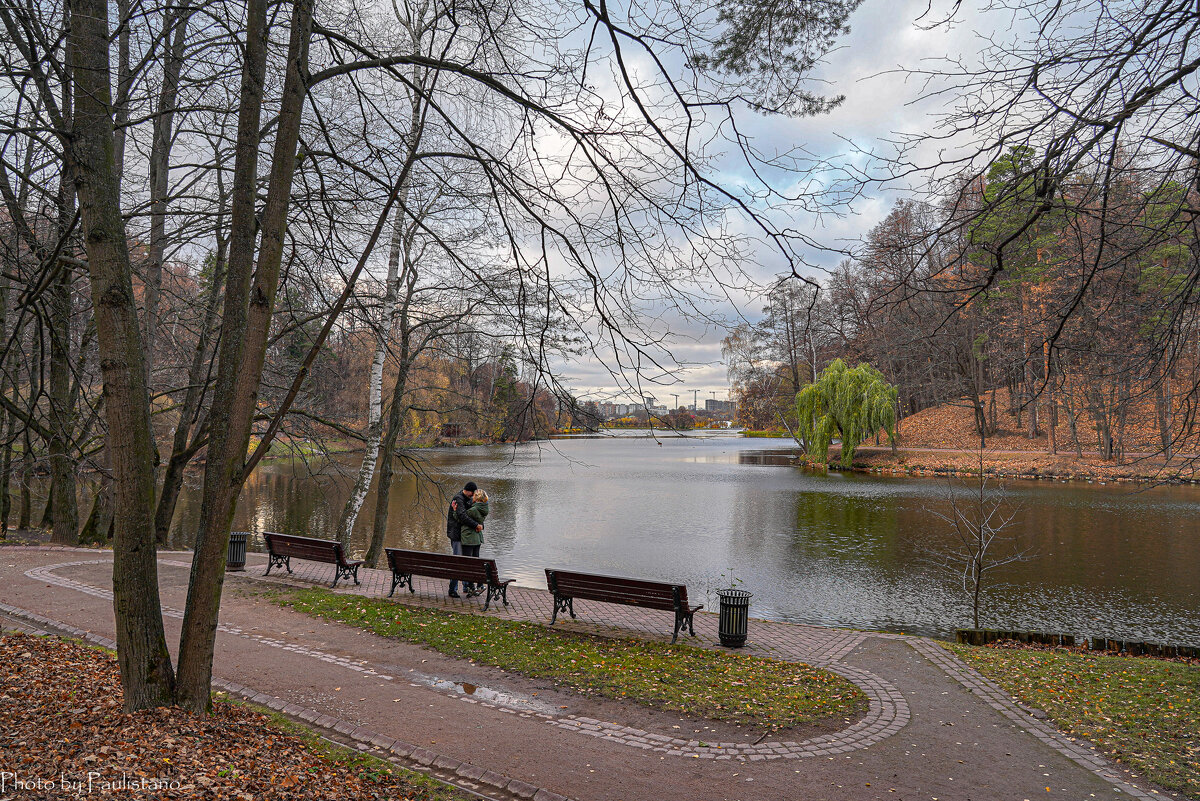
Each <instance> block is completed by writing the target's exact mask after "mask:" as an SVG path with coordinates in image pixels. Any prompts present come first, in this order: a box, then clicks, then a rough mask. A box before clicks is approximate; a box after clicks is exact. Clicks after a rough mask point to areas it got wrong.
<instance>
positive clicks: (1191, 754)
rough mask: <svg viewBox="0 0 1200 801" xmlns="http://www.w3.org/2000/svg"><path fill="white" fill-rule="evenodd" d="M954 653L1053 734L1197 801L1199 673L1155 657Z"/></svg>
mask: <svg viewBox="0 0 1200 801" xmlns="http://www.w3.org/2000/svg"><path fill="white" fill-rule="evenodd" d="M948 647H950V648H951V649H952V650H953V651H954V653H956V654H958V655H959V656H960V657H962V658H963V660H964V661H966V662H967V664H969V665H971V666H972V667H974V668H975V669H976V670H978V671H979V672H980V673H982V674H984V675H985V676H987V677H988V678H990V679H992V680H994V681H996V682H997V683H998V684H1000V686H1002V687H1003V688H1004V689H1005V690H1007V691H1008V692H1009V693H1010V694H1011V695H1013V696H1014V697H1016V698H1018V699H1020V700H1021V701H1022V702H1024V703H1026V704H1028V705H1030V706H1033V707H1037V708H1040V709H1044V710H1045V711H1046V714H1047V715H1048V716H1049V717H1050V719H1051V720H1053V721H1054V723H1055V724H1056V725H1057V726H1058V728H1059V729H1061V730H1062V731H1064V732H1066V733H1067V734H1070V735H1072V736H1076V737H1081V738H1083V739H1086V740H1090V741H1091V742H1093V743H1095V745H1096V746H1097V747H1098V748H1099V749H1100V750H1102V751H1103V752H1104V753H1105V754H1107V755H1108V756H1110V757H1112V758H1114V759H1117V760H1120V761H1121V762H1123V763H1125V764H1126V765H1128V766H1130V767H1131V768H1134V769H1135V772H1137V773H1139V774H1140V775H1142V776H1145V777H1146V778H1148V779H1150V780H1151V781H1154V782H1156V783H1158V784H1160V785H1162V786H1163V787H1166V788H1169V789H1172V790H1179V791H1181V792H1182V793H1184V794H1185V795H1187V797H1189V798H1200V667H1194V666H1191V665H1186V664H1181V663H1177V662H1166V661H1163V660H1156V659H1138V658H1130V657H1117V656H1102V655H1095V654H1081V653H1076V652H1068V651H1032V650H1020V649H1006V648H973V647H970V646H963V645H953V646H948Z"/></svg>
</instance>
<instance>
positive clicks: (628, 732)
mask: <svg viewBox="0 0 1200 801" xmlns="http://www.w3.org/2000/svg"><path fill="white" fill-rule="evenodd" d="M109 562H110V560H107V559H88V560H81V561H76V562H60V563H58V564H52V565H44V566H41V567H35V568H32V569H30V570H27V571H25V575H26V576H28V577H29V578H31V579H35V580H37V581H41V582H43V583H45V584H52V585H55V586H58V587H63V588H64V589H71V590H75V591H76V592H81V593H86V594H88V595H92V596H95V597H97V598H105V599H108V600H111V599H112V592H111V591H110V590H106V589H102V588H99V587H93V586H91V585H90V584H85V583H83V582H80V581H76V580H75V579H70V578H66V577H64V576H59V575H57V574H56V573H55V571H56V570H59V569H61V568H64V567H81V566H84V565H97V564H108V563H109ZM160 564H164V565H171V566H176V567H188V565H187V564H186V563H183V562H172V561H170V560H166V559H163V560H160ZM162 612H163V615H164V616H167V617H173V618H182V617H183V612H181V611H179V610H177V609H171V608H170V607H166V606H164V607H163V609H162ZM217 630H218V631H221V632H224V633H226V634H232V635H235V636H239V637H245V638H247V639H250V640H253V641H255V642H258V643H260V644H262V645H266V646H268V647H271V648H279V649H282V650H285V651H291V652H292V653H295V654H299V655H302V656H308V657H311V658H313V659H318V660H320V661H322V662H326V663H329V664H334V665H338V666H339V667H343V668H345V669H348V670H352V671H355V672H357V673H362V674H365V675H369V676H372V677H374V678H379V679H384V680H386V681H393V680H395V679H396V678H397V677H396V676H392V675H389V674H387V673H384V672H381V671H377V670H375V669H374V668H372V667H370V666H369V665H368V663H367V662H366V660H362V661H357V662H356V661H353V660H349V659H346V658H344V657H340V656H336V655H334V654H328V653H325V652H324V651H320V650H318V649H315V648H309V647H307V646H303V645H296V644H294V643H289V642H285V641H283V640H278V639H275V638H273V637H266V636H263V635H261V634H254V633H250V632H245V631H242V630H241V629H239V628H237V627H234V626H228V625H225V624H218V626H217ZM825 667H826V669H828V670H830V671H831V672H836V673H837V674H838V675H840V676H842V677H844V678H846V679H847V680H849V681H851V682H853V683H854V684H855V685H857V686H858V687H859V689H861V690H862V691H863V693H864V694H865V695H866V696H867V699H868V704H869V706H868V711H867V714H866V716H865V717H863V718H862V720H859V721H858V722H857V723H855V724H853V725H852V726H849V727H848V728H845V729H842V730H839V731H836V732H833V733H830V734H825V735H821V736H819V737H813V738H810V739H807V740H803V741H800V742H795V741H787V740H784V741H769V742H763V743H757V744H751V743H712V744H709V743H705V742H704V741H701V740H686V739H683V738H679V737H668V736H665V735H661V734H654V733H652V732H648V731H645V730H643V729H638V728H634V727H631V726H622V725H620V724H618V723H611V722H607V721H600V720H595V719H593V718H588V717H581V716H577V715H563V716H554V715H547V714H544V713H538V712H524V711H517V710H514V709H511V708H509V707H506V706H503V705H500V704H494V703H490V702H487V701H483V700H480V699H477V698H469V697H467V696H460V695H457V694H455V695H454V696H453V697H455V698H458V699H459V700H461V701H464V702H466V703H473V704H481V705H483V706H487V707H490V708H494V709H499V710H501V711H503V712H508V713H512V714H516V715H518V716H520V717H526V718H540V719H542V720H544V721H545V722H546V723H548V724H550V725H553V726H557V727H559V728H562V729H565V730H568V731H573V732H577V733H579V734H583V735H587V736H591V737H600V738H603V739H605V740H607V741H610V742H613V743H616V744H620V745H624V746H628V747H632V748H640V749H645V750H652V751H655V752H658V753H663V754H667V755H670V756H678V757H691V758H696V759H738V760H741V761H755V762H757V761H761V760H769V759H783V758H792V759H796V758H806V757H818V756H830V755H833V754H843V753H846V752H848V751H855V750H858V749H860V748H867V747H869V746H872V745H874V744H875V743H877V742H879V741H880V740H883V739H884V738H886V737H890V736H892V735H893V734H896V733H897V732H899V731H900V730H901V729H902V728H904V726H905V725H906V724H907V723H908V721H909V716H910V712H909V708H908V702H907V701H906V700H905V699H904V697H903V695H902V694H901V693H900V691H899V690H898V689H896V688H895V687H893V686H892V685H891V684H890V683H888V682H886V681H884V680H883V679H881V678H879V677H878V676H875V675H874V674H872V673H870V672H868V671H865V670H861V669H859V668H855V667H851V666H849V665H844V664H838V665H826V666H825ZM414 686H419V685H414Z"/></svg>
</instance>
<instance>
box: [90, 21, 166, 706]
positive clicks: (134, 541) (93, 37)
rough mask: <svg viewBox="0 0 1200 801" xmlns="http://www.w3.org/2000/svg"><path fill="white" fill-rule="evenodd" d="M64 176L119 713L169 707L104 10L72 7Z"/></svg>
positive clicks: (147, 437)
mask: <svg viewBox="0 0 1200 801" xmlns="http://www.w3.org/2000/svg"><path fill="white" fill-rule="evenodd" d="M70 14H71V25H70V39H69V45H70V59H71V60H72V61H73V63H74V67H75V68H74V70H73V72H72V78H73V79H74V83H75V85H74V92H75V94H74V97H75V109H74V112H75V114H74V120H73V125H72V130H71V133H70V138H69V145H70V146H69V149H68V151H67V152H68V153H69V154H70V160H71V163H70V166H71V168H72V175H73V177H74V179H75V184H76V191H77V194H78V198H79V209H80V219H81V221H82V227H83V239H84V243H85V246H86V249H87V257H88V273H89V276H90V279H91V287H92V304H93V308H94V314H95V321H96V338H97V343H98V347H99V353H100V369H101V375H102V377H103V381H104V402H105V403H104V405H105V413H106V416H107V418H108V431H109V436H108V448H109V455H110V458H111V459H112V464H113V478H114V489H115V491H114V497H113V503H114V507H115V508H114V512H115V517H116V520H117V527H116V537H115V539H114V542H113V609H114V612H115V616H116V629H117V659H118V662H119V664H120V667H121V685H122V690H123V693H124V703H125V709H126V710H129V711H132V710H136V709H143V708H147V707H152V706H161V705H165V704H169V703H170V702H171V699H172V696H173V685H174V676H173V674H172V671H171V657H170V654H169V653H168V651H167V642H166V635H165V633H164V631H163V622H162V608H161V606H160V602H159V594H158V563H157V561H156V558H155V552H154V521H153V511H154V453H155V451H154V438H153V435H152V433H151V428H150V396H149V392H148V390H147V387H146V366H145V362H144V361H143V359H142V344H141V331H140V328H139V326H138V318H137V307H136V304H135V300H134V295H133V281H132V269H131V266H130V263H129V249H128V241H129V240H128V239H127V237H126V234H125V223H124V220H123V219H122V217H121V199H120V195H119V192H118V188H117V174H116V162H115V159H114V152H113V147H114V143H113V116H112V114H113V112H112V101H111V84H112V74H111V71H110V68H109V60H108V52H109V51H108V43H109V30H108V4H107V2H106V0H70Z"/></svg>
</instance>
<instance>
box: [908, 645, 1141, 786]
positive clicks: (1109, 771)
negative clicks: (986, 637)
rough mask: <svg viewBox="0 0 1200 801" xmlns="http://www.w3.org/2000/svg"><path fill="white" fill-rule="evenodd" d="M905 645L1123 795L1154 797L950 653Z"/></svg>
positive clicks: (941, 649) (930, 647)
mask: <svg viewBox="0 0 1200 801" xmlns="http://www.w3.org/2000/svg"><path fill="white" fill-rule="evenodd" d="M907 639H908V644H909V645H911V646H912V647H913V649H914V650H916V651H917V653H919V654H921V655H922V656H924V657H925V658H926V659H928V660H929V661H930V662H932V663H933V664H935V665H937V666H938V667H939V668H940V669H941V670H942V671H943V672H944V673H945V674H946V675H947V676H949V677H950V678H952V679H954V680H955V681H957V682H958V683H959V684H961V685H962V686H963V687H965V688H967V691H968V692H971V693H973V694H975V695H977V696H979V698H980V699H981V700H982V701H983V702H984V703H986V704H987V705H988V706H990V707H991V708H992V709H994V710H996V711H997V712H999V713H1000V714H1001V715H1003V716H1004V717H1006V718H1008V719H1009V720H1011V721H1012V722H1013V723H1016V724H1017V725H1018V726H1020V727H1021V728H1022V730H1024V731H1025V732H1027V733H1029V734H1031V735H1033V736H1034V737H1036V738H1037V739H1039V740H1041V741H1042V742H1043V743H1045V744H1046V745H1048V746H1050V747H1051V748H1053V749H1054V750H1055V751H1057V752H1058V753H1060V754H1062V755H1063V756H1065V757H1066V758H1067V759H1070V760H1071V761H1072V762H1075V763H1076V764H1078V765H1080V766H1082V767H1083V768H1085V769H1087V770H1089V771H1091V772H1092V773H1094V774H1096V775H1097V776H1099V777H1100V778H1102V779H1104V780H1105V781H1108V782H1112V783H1113V784H1115V785H1118V786H1119V787H1120V788H1121V790H1122V791H1124V792H1125V793H1127V794H1128V795H1130V796H1132V797H1133V798H1142V799H1149V798H1155V797H1161V796H1156V795H1153V794H1151V793H1147V792H1146V791H1145V790H1143V789H1141V788H1140V787H1138V786H1137V785H1134V784H1131V783H1130V782H1128V781H1126V780H1125V779H1124V778H1123V777H1122V776H1119V775H1118V774H1117V773H1116V772H1115V771H1114V770H1113V766H1112V764H1111V763H1110V762H1109V761H1108V760H1107V759H1105V758H1104V757H1103V756H1102V755H1101V754H1100V753H1099V752H1098V751H1096V749H1095V748H1094V747H1089V746H1086V745H1081V744H1080V743H1079V742H1077V741H1075V740H1073V739H1071V738H1070V737H1068V736H1067V735H1065V734H1063V733H1062V732H1060V731H1058V730H1057V729H1055V728H1054V727H1053V726H1051V725H1050V724H1048V723H1045V722H1043V721H1041V720H1038V719H1037V718H1035V717H1033V716H1032V715H1030V714H1029V712H1027V711H1026V710H1025V709H1024V708H1023V707H1022V706H1021V705H1020V704H1018V703H1017V702H1016V701H1015V700H1013V698H1012V696H1010V695H1009V694H1008V693H1007V692H1005V691H1004V690H1003V689H1001V687H1000V686H999V685H998V684H996V683H995V682H994V681H992V680H991V679H988V678H986V677H985V676H984V675H983V674H981V673H980V672H979V671H977V670H975V669H974V668H972V667H971V666H970V665H968V664H967V663H965V662H963V661H962V660H961V659H959V658H958V657H957V656H955V655H954V654H953V653H951V652H950V651H947V650H946V649H945V648H943V647H942V646H940V645H938V644H937V643H936V642H934V641H933V640H930V639H928V638H926V637H919V638H918V637H911V638H907Z"/></svg>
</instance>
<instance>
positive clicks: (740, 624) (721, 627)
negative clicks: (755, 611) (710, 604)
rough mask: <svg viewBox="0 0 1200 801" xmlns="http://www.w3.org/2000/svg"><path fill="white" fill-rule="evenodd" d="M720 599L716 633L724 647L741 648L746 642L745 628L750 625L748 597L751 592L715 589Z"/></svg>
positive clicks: (749, 597) (750, 596)
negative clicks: (719, 614) (719, 613)
mask: <svg viewBox="0 0 1200 801" xmlns="http://www.w3.org/2000/svg"><path fill="white" fill-rule="evenodd" d="M717 597H719V598H720V599H721V617H720V621H719V622H718V625H717V635H718V636H719V637H720V638H721V645H724V646H725V647H726V648H741V647H742V646H743V645H745V644H746V630H747V628H748V627H749V625H750V599H751V598H752V597H753V593H749V592H746V591H745V590H732V589H730V590H717Z"/></svg>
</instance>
